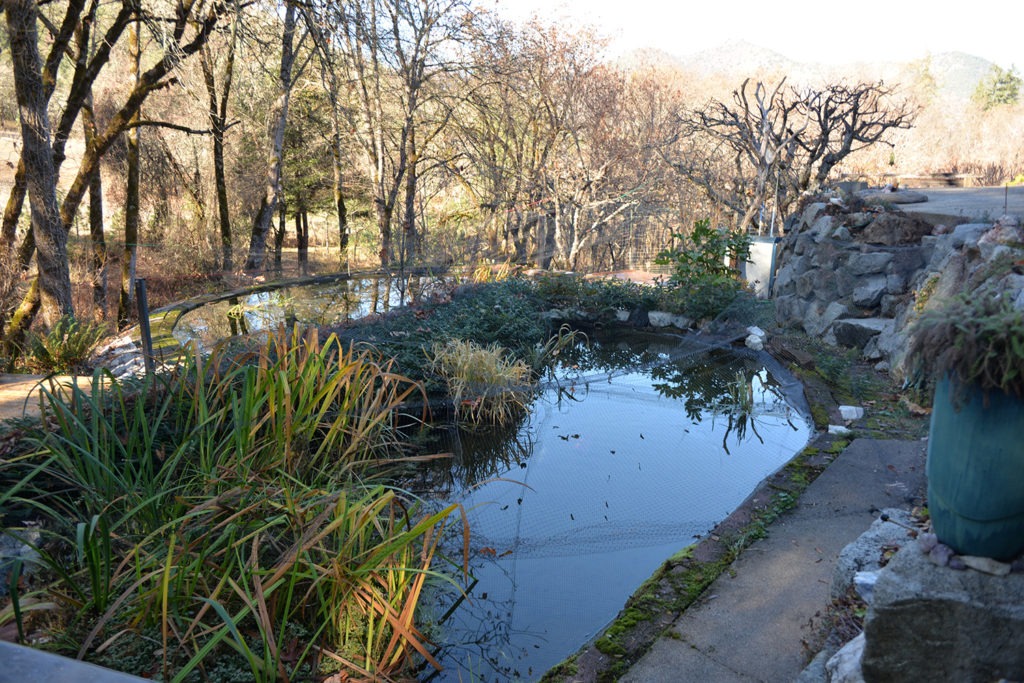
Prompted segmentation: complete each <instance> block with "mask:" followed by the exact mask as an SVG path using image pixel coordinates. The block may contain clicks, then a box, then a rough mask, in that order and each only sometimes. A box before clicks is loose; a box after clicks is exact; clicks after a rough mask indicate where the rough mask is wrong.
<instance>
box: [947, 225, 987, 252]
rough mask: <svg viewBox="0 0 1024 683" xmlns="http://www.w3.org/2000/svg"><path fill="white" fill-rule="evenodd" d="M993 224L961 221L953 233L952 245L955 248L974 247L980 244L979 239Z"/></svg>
mask: <svg viewBox="0 0 1024 683" xmlns="http://www.w3.org/2000/svg"><path fill="white" fill-rule="evenodd" d="M991 227H992V226H991V225H990V224H988V223H961V224H960V225H958V226H956V227H955V228H953V235H952V238H951V240H950V245H951V246H952V247H953V248H954V249H962V248H963V247H968V248H973V247H976V246H978V240H980V239H981V236H982V235H984V234H985V233H986V232H988V230H989V228H991Z"/></svg>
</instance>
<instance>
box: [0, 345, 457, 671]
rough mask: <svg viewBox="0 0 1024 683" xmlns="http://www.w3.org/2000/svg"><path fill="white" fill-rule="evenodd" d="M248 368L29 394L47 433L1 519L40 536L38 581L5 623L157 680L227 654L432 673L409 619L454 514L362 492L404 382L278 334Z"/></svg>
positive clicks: (371, 490) (372, 489) (16, 471)
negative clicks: (51, 633)
mask: <svg viewBox="0 0 1024 683" xmlns="http://www.w3.org/2000/svg"><path fill="white" fill-rule="evenodd" d="M252 360H254V362H253V363H241V362H239V360H238V359H236V358H233V357H230V356H229V355H228V354H226V353H225V352H224V351H223V350H219V351H217V352H215V353H214V354H213V355H212V356H211V357H209V358H201V357H198V356H197V355H196V354H195V353H194V350H192V349H189V350H188V351H187V352H186V354H185V358H184V360H183V362H182V364H181V365H180V366H179V368H177V369H176V370H175V371H174V372H172V373H170V374H169V375H167V376H161V377H156V378H153V379H150V380H148V381H146V382H143V383H142V384H141V385H138V386H131V387H129V386H126V385H124V384H122V383H119V382H117V381H115V380H114V379H113V378H111V377H109V376H105V375H103V374H102V373H97V374H96V375H95V376H94V382H93V385H92V388H91V389H90V390H89V391H88V392H85V391H82V390H81V389H78V388H77V387H72V388H67V389H64V390H60V391H54V392H50V391H45V392H44V395H43V398H44V405H43V409H44V410H43V420H44V422H43V424H44V425H45V426H44V427H43V428H41V429H40V430H38V432H36V433H33V434H31V436H30V439H31V443H32V444H33V448H32V449H31V452H29V453H27V454H23V455H20V456H17V457H15V458H12V459H10V460H6V461H4V462H3V463H2V464H0V480H2V481H3V482H4V484H5V488H7V490H8V491H9V492H10V493H8V494H5V496H4V498H3V501H2V502H3V504H4V507H5V512H10V511H11V510H12V509H13V508H16V507H17V508H20V509H21V510H29V511H31V513H32V516H34V517H35V518H36V519H38V520H40V521H41V522H42V525H43V528H44V530H45V533H44V540H43V541H42V542H40V543H39V544H38V550H39V551H40V553H41V559H42V563H43V565H44V567H45V569H46V570H47V571H46V572H45V573H44V576H48V577H49V578H48V580H49V583H48V584H46V585H40V586H37V587H29V588H28V590H25V589H24V588H21V589H19V590H18V592H16V593H15V595H14V597H15V604H12V609H10V610H7V611H6V612H4V613H3V614H0V621H3V622H7V621H16V622H17V624H18V627H19V630H20V631H22V632H25V631H26V624H25V617H26V614H27V613H28V611H29V610H31V609H34V608H38V606H39V605H41V604H45V605H47V606H48V607H50V608H51V609H50V611H51V612H52V613H54V614H55V615H57V614H59V615H60V617H59V619H58V621H59V620H64V621H65V623H66V626H65V627H64V628H65V636H64V637H63V638H61V637H60V634H57V636H58V638H57V641H58V642H61V641H64V642H71V643H74V646H75V647H77V648H78V650H77V652H75V653H73V654H77V655H78V656H79V657H85V656H88V657H89V658H90V659H92V660H96V661H100V662H101V663H104V664H106V665H108V666H114V667H115V668H116V667H117V666H118V664H119V660H122V661H123V660H127V659H132V660H133V661H141V662H145V664H144V665H143V666H146V667H148V668H146V669H145V670H135V671H133V673H138V674H142V675H148V676H152V675H158V674H159V675H160V676H161V677H162V678H163V679H164V680H175V681H180V680H185V679H186V678H189V677H190V676H194V675H195V672H197V671H200V670H202V671H204V672H205V673H204V674H203V676H204V678H206V679H209V680H215V679H216V677H215V676H212V675H211V674H210V671H211V668H210V667H211V665H212V664H213V663H214V662H217V665H218V666H220V664H221V663H222V662H225V661H229V660H234V661H235V662H236V663H237V665H238V666H240V667H241V668H242V670H243V671H246V673H245V674H244V675H245V677H246V678H249V679H251V680H267V681H271V680H291V679H294V678H296V677H299V678H301V677H309V676H311V675H313V674H314V673H317V672H330V671H337V670H344V671H348V672H350V673H351V674H352V675H354V676H357V677H358V676H362V677H367V678H371V677H373V678H378V679H386V678H387V677H388V676H390V675H393V674H394V673H395V672H398V671H401V670H402V668H403V667H405V666H406V665H407V664H408V662H409V659H410V657H412V656H413V654H414V653H419V654H420V655H422V656H423V657H424V658H425V659H426V660H427V661H428V662H430V661H432V660H431V657H430V654H429V652H428V651H427V650H426V647H425V645H424V640H425V639H424V637H423V634H421V633H420V632H419V631H418V630H417V629H416V627H415V613H416V606H417V603H418V600H419V596H420V591H421V590H422V587H423V583H424V581H425V580H426V579H427V578H428V577H430V576H440V575H439V574H438V573H437V572H435V571H433V570H432V569H431V564H432V561H433V559H434V555H435V553H436V550H437V542H438V538H439V537H440V534H441V532H442V529H443V527H444V526H445V524H446V523H447V521H448V520H449V518H450V517H451V515H452V514H453V513H455V512H457V511H458V509H459V508H458V506H457V505H451V506H448V507H446V508H444V509H442V510H438V511H431V512H424V511H422V510H421V507H420V505H419V504H418V502H417V501H416V500H415V498H414V497H412V496H411V495H409V494H406V493H404V492H402V491H399V490H397V489H395V488H390V487H385V486H383V485H374V484H372V483H369V482H364V481H362V478H365V477H367V476H368V475H369V474H370V473H371V470H370V469H369V468H371V467H374V466H378V465H380V463H381V462H382V461H383V462H386V461H388V459H387V456H388V455H389V454H390V450H391V449H390V447H391V445H392V443H393V437H392V435H391V427H390V424H391V417H392V416H393V414H394V413H395V411H396V410H398V409H399V406H400V404H401V402H402V401H403V400H404V399H405V398H407V397H408V396H409V395H410V392H413V391H415V390H416V385H413V384H411V383H410V382H408V381H407V380H404V378H401V377H399V376H397V375H394V374H392V373H390V372H389V370H388V366H387V365H381V364H380V363H379V362H378V360H377V358H376V357H375V355H374V353H373V352H372V351H370V350H365V351H362V352H358V353H357V352H355V351H353V350H351V349H349V350H347V351H346V350H344V349H342V348H341V346H340V345H339V344H338V343H337V340H336V339H335V338H333V337H332V338H328V339H327V340H326V341H324V342H323V343H320V341H319V339H318V337H317V335H316V333H315V332H310V333H308V334H303V333H301V332H299V331H292V332H290V333H289V332H284V331H281V332H279V333H278V334H277V335H275V336H273V337H272V338H271V339H270V340H269V341H268V342H267V343H266V344H265V345H263V346H261V347H260V348H259V349H257V350H256V351H255V358H253V359H252ZM325 444H326V445H325ZM8 482H13V485H11V486H10V487H7V486H6V485H7V484H8ZM462 528H463V529H465V527H464V525H463V527H462ZM467 541H468V539H467ZM441 578H446V577H441ZM448 580H451V579H448ZM22 606H24V609H19V608H20V607H22ZM29 616H31V615H29ZM153 633H156V634H158V635H157V637H158V638H159V641H160V642H159V645H155V644H154V643H153V642H152V640H151V639H150V638H148V637H146V635H143V634H153ZM115 652H117V653H119V654H117V655H115V654H114V653H115ZM147 653H148V656H147ZM154 653H155V655H154ZM236 673H237V671H236Z"/></svg>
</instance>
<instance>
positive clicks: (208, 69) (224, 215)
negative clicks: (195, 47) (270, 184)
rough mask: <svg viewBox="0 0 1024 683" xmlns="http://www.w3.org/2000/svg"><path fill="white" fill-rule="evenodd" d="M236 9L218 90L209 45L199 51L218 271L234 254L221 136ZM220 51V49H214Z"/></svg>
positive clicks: (224, 125) (231, 74)
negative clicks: (207, 119) (217, 238)
mask: <svg viewBox="0 0 1024 683" xmlns="http://www.w3.org/2000/svg"><path fill="white" fill-rule="evenodd" d="M238 12H239V10H238V8H237V6H236V9H235V12H234V13H233V14H232V19H231V28H230V30H229V32H228V38H227V45H226V46H224V48H223V50H222V51H223V52H225V53H226V54H224V61H223V65H222V66H221V69H220V74H221V77H220V91H219V92H218V90H217V78H216V73H215V69H216V58H215V56H214V53H213V51H212V50H211V49H210V46H209V45H206V46H204V47H203V49H202V50H201V51H200V60H199V63H200V66H201V67H202V70H203V83H204V85H205V86H206V95H207V99H208V103H209V104H208V107H209V117H210V137H211V138H212V140H213V174H214V186H215V188H216V194H217V222H218V226H219V228H220V230H219V232H220V245H221V268H223V269H224V270H231V269H232V268H234V254H233V244H232V236H231V213H230V210H229V209H228V184H227V174H226V172H225V170H224V135H225V133H226V132H227V129H228V101H229V98H230V96H231V81H232V79H233V78H234V74H235V48H236V46H237V45H238V24H239V17H238ZM218 52H221V50H218Z"/></svg>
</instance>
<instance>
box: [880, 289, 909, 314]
mask: <svg viewBox="0 0 1024 683" xmlns="http://www.w3.org/2000/svg"><path fill="white" fill-rule="evenodd" d="M903 302H904V297H902V296H896V295H895V294H883V295H882V300H881V301H880V302H879V303H878V315H879V316H880V317H882V318H895V317H896V316H897V315H899V307H900V304H902V303H903Z"/></svg>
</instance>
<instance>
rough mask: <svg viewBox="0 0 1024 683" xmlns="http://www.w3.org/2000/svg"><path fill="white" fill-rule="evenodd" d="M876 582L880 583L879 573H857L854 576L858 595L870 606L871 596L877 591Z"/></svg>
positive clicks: (854, 584) (854, 585)
mask: <svg viewBox="0 0 1024 683" xmlns="http://www.w3.org/2000/svg"><path fill="white" fill-rule="evenodd" d="M876 581H878V571H872V572H857V573H856V574H854V575H853V587H854V588H856V589H857V595H859V596H860V597H861V599H863V600H864V602H866V603H868V604H870V603H871V594H872V592H873V591H874V590H875V582H876Z"/></svg>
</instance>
